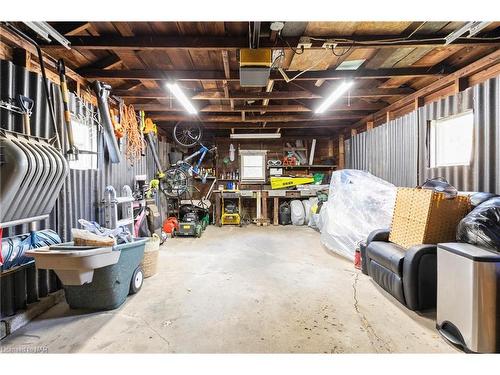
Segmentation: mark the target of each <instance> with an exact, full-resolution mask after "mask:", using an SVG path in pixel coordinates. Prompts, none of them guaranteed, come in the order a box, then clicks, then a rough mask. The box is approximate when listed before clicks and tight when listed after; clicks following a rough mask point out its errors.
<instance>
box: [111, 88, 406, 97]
mask: <svg viewBox="0 0 500 375" xmlns="http://www.w3.org/2000/svg"><path fill="white" fill-rule="evenodd" d="M317 91H318V92H314V93H313V92H310V91H306V90H303V91H273V92H245V91H231V92H229V98H226V96H225V93H224V92H222V91H202V92H198V93H196V94H194V95H193V96H191V99H192V100H230V99H238V100H263V99H271V100H294V99H321V98H323V93H319V90H317ZM413 92H415V90H413V89H412V88H409V87H406V88H395V89H379V88H374V89H353V90H352V91H351V92H350V93H349V96H350V97H351V98H383V97H390V96H404V95H409V94H412V93H413ZM112 94H113V95H116V96H121V97H123V98H142V99H168V98H170V96H171V95H170V94H169V93H168V92H167V91H166V90H133V91H128V90H121V89H116V90H113V91H112Z"/></svg>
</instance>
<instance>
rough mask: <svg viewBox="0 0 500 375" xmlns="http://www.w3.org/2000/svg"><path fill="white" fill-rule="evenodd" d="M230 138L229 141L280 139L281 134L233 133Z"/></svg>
mask: <svg viewBox="0 0 500 375" xmlns="http://www.w3.org/2000/svg"><path fill="white" fill-rule="evenodd" d="M230 137H231V139H277V138H281V133H255V134H253V133H240V134H234V133H233V134H231V135H230Z"/></svg>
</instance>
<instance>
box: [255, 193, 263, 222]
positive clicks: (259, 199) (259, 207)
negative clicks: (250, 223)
mask: <svg viewBox="0 0 500 375" xmlns="http://www.w3.org/2000/svg"><path fill="white" fill-rule="evenodd" d="M255 201H256V202H255V203H256V207H257V217H256V219H257V223H259V221H260V219H261V218H262V193H261V191H260V190H259V191H258V192H257V194H256V199H255Z"/></svg>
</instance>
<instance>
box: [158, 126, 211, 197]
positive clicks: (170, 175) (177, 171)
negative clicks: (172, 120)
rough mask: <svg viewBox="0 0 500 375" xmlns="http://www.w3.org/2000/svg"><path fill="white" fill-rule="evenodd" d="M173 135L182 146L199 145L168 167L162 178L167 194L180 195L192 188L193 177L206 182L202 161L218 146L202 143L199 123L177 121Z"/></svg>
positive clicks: (161, 183)
mask: <svg viewBox="0 0 500 375" xmlns="http://www.w3.org/2000/svg"><path fill="white" fill-rule="evenodd" d="M173 137H174V140H175V142H176V143H177V144H179V145H180V146H183V147H194V146H196V145H198V146H199V148H198V150H197V151H195V152H194V153H192V154H191V155H189V156H187V157H185V158H184V159H182V160H179V161H178V162H177V163H176V165H175V166H173V167H171V168H169V169H167V170H166V171H165V172H164V174H165V176H164V177H163V178H162V179H161V180H160V188H161V190H162V191H163V192H164V193H165V194H166V195H168V196H170V197H180V196H182V195H183V194H184V193H186V192H188V191H189V190H190V187H191V186H192V180H191V179H192V178H193V177H199V178H201V180H202V182H203V183H205V182H206V178H207V173H205V174H204V175H201V174H200V167H201V163H202V162H203V160H204V159H205V157H206V155H207V154H208V153H211V152H214V151H215V150H216V149H217V147H211V148H208V147H206V146H205V145H203V144H202V143H201V141H200V140H201V137H202V129H201V127H200V126H199V125H198V124H189V123H182V122H179V123H177V124H176V125H175V127H174V130H173ZM196 158H198V159H197V160H196Z"/></svg>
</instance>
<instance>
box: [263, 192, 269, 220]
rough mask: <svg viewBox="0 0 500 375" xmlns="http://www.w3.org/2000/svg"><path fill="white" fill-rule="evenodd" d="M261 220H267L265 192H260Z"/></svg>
mask: <svg viewBox="0 0 500 375" xmlns="http://www.w3.org/2000/svg"><path fill="white" fill-rule="evenodd" d="M261 219H262V221H267V220H268V216H267V194H266V193H263V194H262V217H261Z"/></svg>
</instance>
